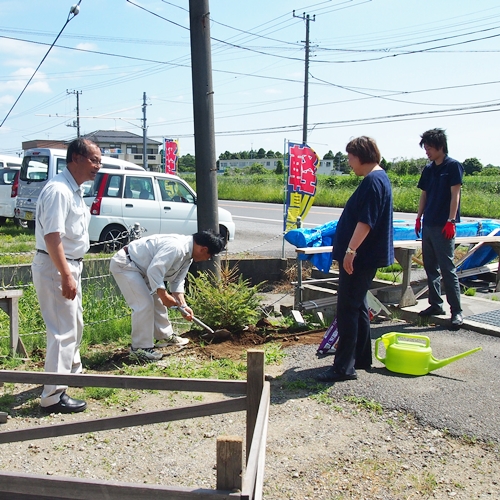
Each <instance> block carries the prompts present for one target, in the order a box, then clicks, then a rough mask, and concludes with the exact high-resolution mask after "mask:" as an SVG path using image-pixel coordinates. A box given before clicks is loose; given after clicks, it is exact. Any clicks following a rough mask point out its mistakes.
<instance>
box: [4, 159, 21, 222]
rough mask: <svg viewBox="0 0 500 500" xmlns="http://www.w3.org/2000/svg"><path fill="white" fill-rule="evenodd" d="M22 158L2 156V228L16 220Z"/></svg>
mask: <svg viewBox="0 0 500 500" xmlns="http://www.w3.org/2000/svg"><path fill="white" fill-rule="evenodd" d="M21 163H22V160H21V158H18V157H16V156H5V155H0V226H2V225H4V224H5V222H6V220H7V219H12V218H14V210H15V208H16V198H17V189H18V173H19V170H20V169H21Z"/></svg>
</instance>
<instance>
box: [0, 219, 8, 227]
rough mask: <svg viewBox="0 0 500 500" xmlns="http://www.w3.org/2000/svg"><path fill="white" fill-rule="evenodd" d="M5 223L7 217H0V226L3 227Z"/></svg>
mask: <svg viewBox="0 0 500 500" xmlns="http://www.w3.org/2000/svg"><path fill="white" fill-rule="evenodd" d="M6 222H7V217H0V226H5V223H6Z"/></svg>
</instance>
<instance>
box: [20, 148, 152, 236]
mask: <svg viewBox="0 0 500 500" xmlns="http://www.w3.org/2000/svg"><path fill="white" fill-rule="evenodd" d="M101 161H102V166H103V167H105V168H111V169H116V170H140V171H142V172H144V169H143V168H142V167H140V166H139V165H136V164H135V163H131V162H128V161H125V160H119V159H117V158H109V157H107V156H103V157H102V158H101ZM65 168H66V150H65V149H53V148H34V149H27V150H26V151H25V152H24V158H23V162H22V166H21V172H20V174H19V192H18V196H17V202H16V209H15V216H16V217H17V218H18V219H19V220H20V221H21V222H26V223H27V224H28V227H29V228H30V229H33V230H34V229H35V214H36V202H37V199H38V195H39V194H40V192H41V191H42V188H43V186H45V184H46V183H47V181H48V180H49V179H52V178H53V177H54V176H55V175H57V174H58V173H59V172H61V171H62V170H64V169H65Z"/></svg>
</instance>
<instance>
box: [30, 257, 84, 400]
mask: <svg viewBox="0 0 500 500" xmlns="http://www.w3.org/2000/svg"><path fill="white" fill-rule="evenodd" d="M68 265H69V267H70V269H71V274H72V275H73V278H74V279H75V281H76V283H77V284H78V291H77V294H76V297H75V299H74V300H69V299H65V298H64V297H63V296H62V288H61V275H60V274H59V271H58V270H57V269H56V267H55V266H54V264H53V262H52V260H51V258H50V257H49V256H48V255H45V254H43V253H40V252H37V253H36V254H35V258H34V259H33V264H32V265H31V270H32V274H33V285H34V286H35V290H36V293H37V296H38V302H39V303H40V309H41V312H42V317H43V320H44V321H45V326H46V328H47V353H46V356H45V371H46V372H54V373H81V372H82V362H81V359H80V343H81V341H82V334H83V307H82V286H81V277H82V269H83V263H82V262H76V261H71V260H69V261H68ZM67 388H68V387H67V386H65V385H45V386H44V388H43V392H42V396H41V406H51V405H53V404H56V403H58V402H59V399H60V397H61V394H62V393H63V392H64V391H65V390H66V389H67Z"/></svg>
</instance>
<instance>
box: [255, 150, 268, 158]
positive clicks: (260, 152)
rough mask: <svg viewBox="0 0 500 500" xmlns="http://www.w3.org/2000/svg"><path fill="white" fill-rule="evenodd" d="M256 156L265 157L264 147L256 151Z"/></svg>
mask: <svg viewBox="0 0 500 500" xmlns="http://www.w3.org/2000/svg"><path fill="white" fill-rule="evenodd" d="M256 157H257V158H259V159H260V158H265V157H266V150H265V149H264V148H260V149H259V150H258V151H257V156H256Z"/></svg>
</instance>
